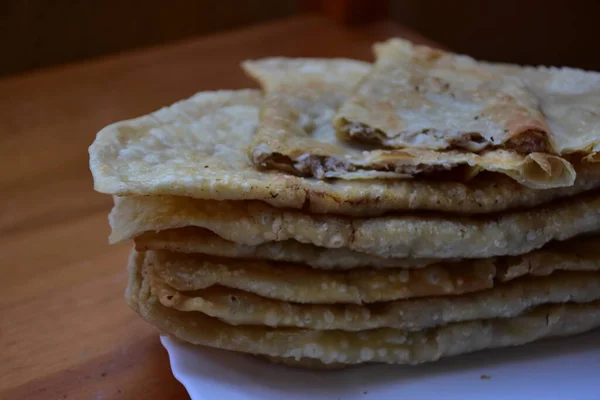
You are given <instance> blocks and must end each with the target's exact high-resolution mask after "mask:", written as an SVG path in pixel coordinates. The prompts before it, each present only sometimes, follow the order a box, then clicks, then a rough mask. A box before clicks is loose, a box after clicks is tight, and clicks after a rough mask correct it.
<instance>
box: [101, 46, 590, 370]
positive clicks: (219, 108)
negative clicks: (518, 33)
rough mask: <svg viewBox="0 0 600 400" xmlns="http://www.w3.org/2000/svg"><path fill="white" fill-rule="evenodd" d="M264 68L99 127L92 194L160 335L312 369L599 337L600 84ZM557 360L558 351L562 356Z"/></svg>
mask: <svg viewBox="0 0 600 400" xmlns="http://www.w3.org/2000/svg"><path fill="white" fill-rule="evenodd" d="M374 49H375V54H376V62H375V63H374V64H369V63H365V62H361V61H354V60H348V59H286V58H269V59H261V60H255V61H247V62H245V63H244V64H243V68H244V70H245V71H246V73H248V74H249V75H250V76H251V77H253V78H255V79H256V80H257V81H258V82H259V84H260V86H261V90H260V91H259V90H237V91H216V92H203V93H198V94H196V95H195V96H193V97H191V98H189V99H187V100H184V101H181V102H179V103H176V104H173V105H171V106H170V107H167V108H163V109H161V110H158V111H156V112H154V113H152V114H149V115H146V116H143V117H140V118H136V119H133V120H129V121H123V122H118V123H116V124H113V125H110V126H108V127H106V128H104V129H103V130H102V131H101V132H100V133H99V134H98V136H97V138H96V141H95V142H94V143H93V145H92V146H91V148H90V165H91V170H92V173H93V175H94V181H95V187H96V189H97V190H98V191H100V192H102V193H108V194H112V195H114V196H115V197H114V199H115V206H114V209H113V210H112V212H111V214H110V224H111V227H112V234H111V237H110V240H111V241H112V242H120V241H124V240H129V239H133V240H134V241H135V250H133V252H132V254H131V257H130V260H129V267H128V268H129V284H128V289H127V292H126V298H127V301H128V303H129V305H130V306H131V307H132V308H133V309H134V310H135V311H136V312H137V313H138V314H139V315H140V316H141V317H142V318H144V319H145V320H146V321H148V322H149V323H151V324H152V325H154V326H155V327H156V328H158V330H159V331H161V332H163V333H166V334H170V335H173V336H175V337H176V338H178V339H180V340H183V341H186V342H190V343H194V344H198V345H204V346H211V347H216V348H221V349H226V350H232V351H238V352H244V353H251V354H255V355H259V356H264V357H267V358H269V359H271V360H273V361H277V362H283V363H286V364H291V365H300V366H306V367H325V366H336V367H338V366H345V365H350V364H359V363H373V362H375V363H397V364H414V363H421V362H427V361H434V360H437V359H439V358H440V357H445V356H453V355H458V354H462V353H468V352H473V351H477V350H482V349H487V348H494V347H504V346H514V345H521V344H525V343H528V342H531V341H535V340H538V339H543V338H548V337H554V336H567V335H574V334H578V333H581V332H584V331H588V330H591V329H594V328H596V327H598V326H600V271H599V270H600V236H596V232H597V231H599V230H600V164H598V163H597V162H598V160H600V158H598V156H597V153H596V150H597V149H598V147H599V146H600V117H599V115H600V74H598V73H594V72H586V71H581V70H575V69H570V68H544V67H535V68H534V67H519V66H513V65H501V64H488V63H482V62H478V61H475V60H473V59H472V58H469V57H466V56H460V55H456V54H451V53H447V52H442V51H439V50H434V49H431V48H428V47H424V46H416V45H413V44H412V43H409V42H406V41H404V40H400V39H393V40H389V41H387V42H385V43H381V44H377V45H375V47H374ZM566 340H568V339H566Z"/></svg>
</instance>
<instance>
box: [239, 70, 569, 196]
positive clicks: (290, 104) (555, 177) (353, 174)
mask: <svg viewBox="0 0 600 400" xmlns="http://www.w3.org/2000/svg"><path fill="white" fill-rule="evenodd" d="M243 67H244V69H245V70H246V71H247V72H248V74H249V75H251V76H253V77H254V78H256V79H257V80H258V81H259V82H260V83H261V85H262V86H263V88H264V89H265V91H266V93H265V99H264V102H263V104H262V108H261V113H260V120H259V125H258V128H257V132H256V135H255V137H254V139H253V141H252V143H251V145H250V147H249V156H250V158H251V159H252V160H253V161H254V163H255V164H256V165H257V166H261V167H264V168H268V169H275V170H280V171H283V172H288V173H291V174H295V175H299V176H303V177H314V178H317V179H327V178H341V179H350V180H353V179H382V178H398V179H402V178H404V179H407V178H419V179H421V178H424V179H429V178H433V179H442V180H457V179H458V180H461V179H470V178H472V177H473V176H475V175H477V173H479V172H480V171H490V172H494V173H501V174H505V175H508V176H510V177H511V178H513V179H515V180H516V181H517V182H519V183H520V184H522V185H525V186H528V187H531V188H536V189H548V188H555V187H565V186H571V185H572V184H573V182H574V180H575V176H576V173H575V169H574V167H573V166H572V165H571V163H570V162H569V161H567V160H565V159H563V158H561V157H556V156H552V155H549V154H544V153H541V152H535V153H530V154H520V153H518V152H515V151H512V150H504V149H493V150H487V151H484V152H481V153H474V152H471V151H464V150H461V149H459V150H456V149H448V150H447V151H444V152H439V151H435V150H429V149H426V148H416V147H412V148H403V149H398V150H385V149H372V148H370V147H368V146H363V145H359V144H358V143H352V142H348V141H344V140H339V139H338V138H337V136H336V133H335V130H334V127H333V126H332V118H333V116H334V114H335V112H336V110H337V109H338V108H339V107H340V106H342V104H343V102H344V101H345V100H346V99H347V98H348V97H349V95H350V93H351V92H352V90H353V89H354V87H355V86H356V85H357V84H358V82H359V81H360V79H361V78H362V77H363V76H364V75H365V74H366V72H367V71H368V70H369V67H368V65H366V64H364V63H362V62H358V61H354V60H336V59H333V60H327V59H320V60H319V59H305V60H304V62H303V61H302V60H299V59H291V60H290V59H284V58H269V59H263V60H256V61H246V62H245V63H244V64H243ZM277 69H280V72H279V73H273V70H277ZM484 71H486V73H488V74H491V72H487V70H484ZM506 79H509V78H506ZM512 80H513V81H516V82H520V81H519V80H518V79H516V78H512ZM490 90H491V89H490ZM524 93H528V92H526V91H524ZM419 107H421V106H419ZM498 107H499V108H502V107H501V106H498ZM513 112H516V110H510V111H509V114H510V113H513Z"/></svg>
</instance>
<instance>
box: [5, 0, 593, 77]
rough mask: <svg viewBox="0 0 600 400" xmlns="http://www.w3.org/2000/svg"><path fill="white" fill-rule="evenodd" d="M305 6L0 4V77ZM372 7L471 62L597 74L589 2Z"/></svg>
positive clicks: (113, 1) (133, 1)
mask: <svg viewBox="0 0 600 400" xmlns="http://www.w3.org/2000/svg"><path fill="white" fill-rule="evenodd" d="M325 1H326V2H328V5H335V4H337V3H343V2H342V1H338V0H330V1H329V0H325ZM306 3H311V1H300V0H255V1H244V0H166V1H165V0H162V1H160V0H146V1H142V0H130V1H127V0H89V1H84V0H0V48H1V50H2V52H1V53H0V54H2V56H1V57H2V59H1V62H0V76H2V75H9V74H15V73H22V72H25V71H29V70H32V69H36V68H40V67H44V66H51V65H57V64H62V63H67V62H74V61H80V60H84V59H88V58H92V57H99V56H103V55H107V54H114V53H118V52H120V51H125V50H129V49H134V48H141V47H145V46H151V45H157V44H160V43H165V42H168V41H172V40H180V39H185V38H189V37H193V36H198V35H207V34H210V33H214V32H219V31H225V30H230V29H235V28H240V27H243V26H246V25H250V24H256V23H260V22H264V21H268V20H271V19H275V18H287V17H291V16H294V15H297V14H298V13H301V12H305V11H306V9H307V7H306ZM349 3H353V1H352V0H349ZM371 3H372V4H375V3H377V4H379V5H381V4H383V5H385V4H387V7H386V11H385V15H386V16H387V18H390V19H393V20H395V21H397V22H399V23H401V24H404V25H406V26H409V27H411V28H413V29H415V30H417V31H419V32H420V33H422V34H423V35H425V36H427V37H429V38H431V39H433V40H435V41H437V42H439V43H441V44H444V45H445V46H446V47H448V48H450V49H452V50H455V51H458V52H461V53H467V54H470V55H472V56H475V57H477V58H482V59H486V60H490V61H506V62H516V63H522V64H553V65H570V66H576V67H580V68H585V69H594V70H600V44H599V43H600V40H599V39H600V33H599V30H600V2H597V1H593V0H592V1H584V0H571V1H541V0H520V1H517V0H504V1H485V0H455V1H452V0H448V1H444V0H392V1H389V2H387V1H381V0H371ZM332 23H338V22H334V21H332Z"/></svg>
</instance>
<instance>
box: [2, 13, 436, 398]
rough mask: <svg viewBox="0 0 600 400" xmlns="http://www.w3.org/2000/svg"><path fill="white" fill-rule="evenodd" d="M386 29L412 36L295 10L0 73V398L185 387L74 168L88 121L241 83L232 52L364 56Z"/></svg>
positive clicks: (101, 201)
mask: <svg viewBox="0 0 600 400" xmlns="http://www.w3.org/2000/svg"><path fill="white" fill-rule="evenodd" d="M391 36H403V37H406V38H409V39H412V40H415V41H419V42H424V41H425V39H423V38H422V37H420V36H419V35H417V34H415V33H413V32H410V31H408V30H407V29H404V28H402V27H400V26H398V25H396V24H394V23H391V22H379V23H376V24H372V25H366V26H362V27H358V28H347V27H342V26H338V25H335V24H332V23H330V22H329V21H327V20H326V19H325V18H324V17H318V16H303V17H295V18H293V19H286V20H280V21H276V22H273V23H270V24H266V25H260V26H256V27H252V28H249V29H246V30H243V31H235V32H230V33H226V34H219V35H215V36H209V37H204V38H201V39H194V40H191V41H186V42H180V43H176V44H171V45H167V46H163V47H158V48H153V49H149V50H144V51H140V52H135V53H128V54H124V55H121V56H119V57H113V58H107V59H102V60H98V61H93V62H88V63H83V64H77V65H70V66H65V67H60V68H54V69H47V70H41V71H38V72H35V73H33V74H29V75H22V76H18V77H13V78H8V79H5V80H0V121H2V122H1V127H2V128H1V129H2V132H1V134H0V193H2V196H1V197H0V257H1V260H2V261H1V263H0V265H1V270H0V272H1V273H2V277H1V279H0V316H1V318H0V349H1V352H0V398H2V399H30V398H31V399H34V398H35V399H40V398H43V399H88V398H89V399H112V398H117V399H118V398H124V399H125V398H127V399H141V398H143V399H170V398H185V397H186V396H187V395H186V392H185V390H184V388H183V387H182V386H181V385H180V384H179V383H178V382H177V381H176V380H175V379H174V378H173V377H172V375H171V372H170V368H169V361H168V358H167V354H166V352H165V351H164V349H163V348H162V347H161V345H160V342H159V337H158V334H157V333H156V332H155V331H154V330H153V328H152V327H150V326H148V325H147V324H146V323H144V322H143V321H142V320H140V319H139V318H138V317H137V316H136V315H135V314H134V313H133V312H132V311H130V310H129V309H128V308H127V306H126V304H125V301H124V299H123V292H124V288H125V280H126V275H125V262H126V259H127V253H128V251H129V247H130V246H129V245H119V246H108V244H107V236H108V231H109V229H108V223H107V214H108V212H109V210H110V207H111V203H112V200H111V198H110V196H108V195H102V194H99V193H96V192H94V191H93V187H92V178H91V175H90V172H89V169H88V153H87V149H88V146H89V145H90V144H91V142H92V141H93V139H94V137H95V134H96V132H97V131H98V130H99V129H101V128H102V127H103V126H105V125H107V124H110V123H112V122H115V121H118V120H122V119H126V118H131V117H135V116H138V115H141V114H145V113H148V112H150V111H153V110H155V109H157V108H159V107H161V106H163V105H168V104H170V103H172V102H174V101H176V100H179V99H182V98H185V97H188V96H190V95H192V94H193V93H194V92H196V91H200V90H207V89H219V88H224V89H229V88H244V87H249V86H255V85H254V84H253V82H252V81H251V80H250V79H248V78H247V77H245V76H244V75H243V74H242V72H241V71H240V69H239V67H238V64H239V62H240V61H241V60H243V59H247V58H256V57H263V56H268V55H284V56H315V57H334V56H345V57H354V58H360V59H371V52H370V46H371V44H372V42H373V41H376V40H381V39H385V38H387V37H391Z"/></svg>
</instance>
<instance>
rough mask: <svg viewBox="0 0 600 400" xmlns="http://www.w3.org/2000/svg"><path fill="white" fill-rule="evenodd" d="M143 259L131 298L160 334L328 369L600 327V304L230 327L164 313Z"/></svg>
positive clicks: (137, 257) (135, 268)
mask: <svg viewBox="0 0 600 400" xmlns="http://www.w3.org/2000/svg"><path fill="white" fill-rule="evenodd" d="M143 259H144V255H143V253H141V254H140V253H133V254H132V257H131V258H130V263H129V267H128V268H129V283H128V287H127V293H126V298H127V301H128V303H129V305H130V306H131V307H132V308H133V309H134V310H135V311H136V312H138V313H139V314H140V316H141V317H142V318H144V319H145V320H146V321H148V322H150V323H151V324H152V325H154V326H156V327H157V328H158V329H159V330H160V331H162V332H165V333H168V334H172V335H174V336H176V337H177V338H179V339H181V340H184V341H187V342H190V343H193V344H199V345H204V346H210V347H216V348H220V349H225V350H233V351H239V352H244V353H252V354H257V355H265V356H271V357H282V358H291V359H292V360H295V361H296V362H301V361H302V360H303V359H312V360H317V361H320V362H322V363H325V364H336V363H338V364H342V365H348V364H359V363H367V362H380V363H394V364H418V363H423V362H428V361H435V360H438V359H439V358H441V357H447V356H454V355H458V354H464V353H470V352H473V351H477V350H483V349H487V348H494V347H506V346H515V345H521V344H525V343H528V342H531V341H534V340H539V339H542V338H548V337H554V336H565V335H574V334H577V333H581V332H585V331H588V330H590V329H594V328H597V327H599V326H600V302H599V301H593V302H589V303H582V304H577V303H567V304H555V305H548V306H541V307H536V308H534V309H533V310H531V311H528V312H526V313H524V314H521V315H520V316H518V317H514V318H495V319H487V320H475V321H468V322H461V323H452V324H448V325H443V326H441V327H438V328H432V329H427V330H424V331H416V332H409V331H406V330H402V329H394V328H379V329H371V330H368V331H363V332H351V331H341V330H310V329H302V328H284V329H278V328H270V327H266V326H260V325H258V326H256V325H255V326H252V325H250V326H249V325H238V326H236V325H230V324H227V323H224V322H222V321H220V320H218V319H216V318H212V317H208V316H206V315H205V314H203V313H201V312H193V311H192V312H190V311H188V312H184V311H178V310H175V309H173V308H170V307H165V306H164V305H162V304H161V303H160V301H158V298H157V297H156V295H154V294H153V293H152V288H151V285H150V282H149V280H148V278H147V276H145V274H144V272H143V268H142V267H143Z"/></svg>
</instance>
